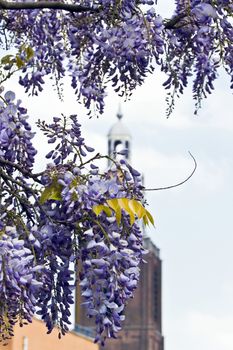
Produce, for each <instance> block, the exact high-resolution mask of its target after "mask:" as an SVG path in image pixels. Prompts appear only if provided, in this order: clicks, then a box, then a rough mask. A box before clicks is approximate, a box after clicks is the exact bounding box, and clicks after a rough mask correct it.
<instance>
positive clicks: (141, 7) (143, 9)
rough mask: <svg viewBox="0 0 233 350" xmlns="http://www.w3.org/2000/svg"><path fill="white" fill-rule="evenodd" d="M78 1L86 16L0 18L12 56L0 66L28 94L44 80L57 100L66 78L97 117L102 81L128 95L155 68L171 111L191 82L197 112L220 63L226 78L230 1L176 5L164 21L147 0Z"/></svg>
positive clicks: (180, 0) (0, 35) (9, 14)
mask: <svg viewBox="0 0 233 350" xmlns="http://www.w3.org/2000/svg"><path fill="white" fill-rule="evenodd" d="M73 3H76V5H79V3H78V2H73ZM82 4H83V6H85V7H86V11H81V12H72V13H70V12H69V11H66V12H64V11H61V10H47V9H34V10H31V11H28V10H21V11H17V10H16V11H12V10H11V11H2V13H1V14H0V39H1V41H2V42H4V40H6V39H5V38H6V33H7V34H9V36H10V37H11V42H10V43H9V40H7V42H6V47H9V46H10V44H11V46H12V47H14V48H15V49H16V50H17V51H18V52H17V54H16V55H12V54H11V53H10V54H7V55H6V56H4V57H3V58H2V60H1V63H2V65H3V67H4V71H7V73H9V75H11V74H13V73H14V72H15V71H18V70H20V71H21V73H20V78H19V83H20V84H21V85H22V86H23V87H24V88H25V91H26V92H29V93H30V94H33V95H38V94H39V93H40V92H41V91H42V90H43V89H44V85H45V77H46V76H50V77H51V78H53V79H55V86H56V89H57V91H58V94H59V96H60V97H61V98H62V84H61V82H62V79H63V77H65V75H66V73H68V75H69V76H70V78H71V86H72V87H73V89H74V91H75V94H76V95H77V98H78V99H79V100H81V101H82V102H83V103H84V105H85V106H86V108H87V109H88V112H89V113H92V112H93V110H94V109H95V110H96V111H97V113H103V111H104V101H105V97H106V94H107V93H106V90H107V83H110V84H111V85H112V87H113V89H114V90H115V91H116V92H117V93H118V94H119V95H121V96H124V97H125V98H128V97H130V96H131V94H132V92H133V91H134V90H135V88H136V87H137V86H139V85H141V84H142V83H143V82H144V81H145V78H146V77H147V75H148V74H150V73H152V72H153V71H154V69H155V67H156V65H158V66H159V68H160V69H161V70H162V71H164V72H165V73H166V74H167V75H168V81H167V82H165V87H166V89H169V90H171V91H169V94H170V95H169V96H170V102H171V106H170V108H169V109H168V114H169V113H171V111H172V108H173V102H174V96H175V95H176V94H177V95H179V94H181V93H183V90H184V88H185V87H186V86H187V84H188V80H190V77H192V78H193V79H192V80H193V82H194V83H193V96H194V99H195V100H196V102H197V104H196V109H198V107H199V106H200V104H201V100H202V98H203V97H205V96H207V94H209V93H210V92H211V91H212V90H213V83H214V81H215V79H216V76H217V74H216V71H217V70H218V69H219V67H220V66H221V65H222V66H223V67H224V69H225V70H226V72H227V73H228V74H229V75H230V77H231V78H232V59H231V57H232V54H231V48H232V42H233V35H232V30H233V29H232V2H231V0H217V1H215V2H210V1H209V0H192V1H186V0H177V1H176V11H175V13H174V16H173V17H172V18H171V19H170V20H165V19H163V18H162V17H161V16H160V15H159V14H158V13H157V11H156V3H155V2H154V1H153V0H147V1H144V0H143V1H134V0H130V1H128V0H127V1H118V2H116V1H110V0H107V1H105V0H99V1H95V3H94V4H93V1H89V0H87V1H85V3H84V2H82ZM145 5H146V6H145ZM16 19H17V20H16ZM19 34H20V35H19ZM22 40H24V43H23V44H22ZM203 54H204V55H205V56H206V58H207V60H208V61H209V64H208V65H209V67H211V68H210V69H204V71H201V69H202V66H201V65H200V64H198V61H200V56H202V55H203ZM35 67H36V68H35ZM210 86H211V87H210ZM173 90H174V91H173ZM93 107H94V108H93Z"/></svg>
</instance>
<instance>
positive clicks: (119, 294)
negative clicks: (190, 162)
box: [0, 92, 153, 344]
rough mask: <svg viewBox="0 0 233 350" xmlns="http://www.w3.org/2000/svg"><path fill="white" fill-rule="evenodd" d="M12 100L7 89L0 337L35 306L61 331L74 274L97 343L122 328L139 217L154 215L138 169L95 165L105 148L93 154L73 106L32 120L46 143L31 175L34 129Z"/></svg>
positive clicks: (138, 243)
mask: <svg viewBox="0 0 233 350" xmlns="http://www.w3.org/2000/svg"><path fill="white" fill-rule="evenodd" d="M14 100H15V96H14V94H13V93H12V92H7V93H6V94H5V104H3V105H2V106H1V108H2V116H3V117H2V121H1V124H0V126H1V130H2V133H1V135H2V137H1V139H0V141H1V143H0V151H1V152H2V153H1V157H0V164H1V171H0V180H1V184H2V187H1V192H0V199H1V201H0V202H1V206H0V293H1V300H4V302H3V303H0V307H1V308H2V312H1V315H2V317H1V319H0V327H1V330H2V332H1V333H2V334H3V335H2V339H3V340H7V339H8V338H9V337H10V336H12V335H13V325H14V324H15V323H16V322H18V321H19V322H20V324H22V325H23V324H24V323H25V322H24V320H26V321H27V322H31V318H32V316H33V315H34V313H35V307H37V314H39V315H40V316H41V318H42V320H44V322H45V324H46V326H47V328H48V333H50V332H51V331H52V330H53V328H54V327H57V328H58V330H59V337H60V336H61V335H63V334H65V333H66V332H67V331H68V330H69V326H70V305H71V304H72V303H73V302H74V301H73V289H74V288H75V286H76V285H77V283H79V284H80V288H81V291H82V297H83V298H84V307H86V312H87V316H88V317H93V318H95V323H96V337H95V341H96V342H99V343H101V344H103V343H104V342H105V340H106V338H108V337H115V336H116V334H117V332H118V331H119V330H120V329H121V325H122V321H123V320H124V308H125V305H126V303H127V301H128V299H129V298H132V297H133V292H134V290H135V288H136V286H137V282H138V279H139V272H140V269H139V265H140V263H141V262H142V260H143V254H144V253H145V251H144V248H143V237H142V232H141V229H140V227H139V225H138V220H140V219H142V220H143V221H144V224H145V225H146V224H148V223H149V222H151V223H152V224H153V218H152V217H151V215H150V213H149V212H148V211H147V209H146V208H145V204H144V200H143V186H142V184H141V175H140V173H139V172H138V171H136V170H135V169H133V168H132V167H131V165H129V164H128V163H127V162H126V161H124V160H121V161H120V162H119V163H118V162H116V161H115V160H112V166H111V167H110V168H108V169H107V170H106V171H101V170H100V169H99V166H98V163H97V162H98V161H99V159H102V158H106V159H107V158H109V157H105V156H101V155H100V154H96V155H94V156H93V152H94V149H93V148H92V147H90V146H88V145H86V143H85V140H84V138H83V137H82V135H81V125H80V124H79V123H78V119H77V116H76V115H71V116H70V117H69V118H67V117H66V116H64V115H62V116H61V117H59V118H58V117H56V118H54V119H53V122H52V123H50V124H49V123H45V122H41V121H39V122H38V124H37V125H38V127H39V128H40V129H41V130H42V131H43V133H44V134H45V135H46V137H47V139H48V146H49V147H50V148H51V150H50V151H49V152H48V154H47V155H46V158H47V159H49V161H50V163H49V164H48V165H47V168H46V169H45V171H42V172H41V173H39V174H34V173H33V172H32V169H31V167H32V163H30V162H28V161H27V157H26V155H27V154H31V152H32V151H31V150H33V148H32V144H31V137H32V136H33V133H32V132H31V130H30V128H29V126H28V124H26V123H25V119H24V118H23V117H21V115H23V116H24V114H25V113H26V112H25V110H24V109H23V108H22V107H19V103H18V104H17V105H15V104H14V103H13V101H14ZM11 110H12V111H11ZM9 111H11V112H9ZM20 113H21V114H20ZM20 122H21V123H22V124H21V123H20ZM16 125H17V126H18V127H17V126H16ZM25 129H26V131H25ZM19 130H20V133H19V135H20V137H18V136H17V135H18V131H19ZM8 135H9V136H11V137H8ZM17 137H18V138H17ZM15 138H17V140H18V143H19V145H21V144H23V145H24V146H23V147H22V146H20V147H18V146H17V145H18V144H17V143H16V142H13V140H14V139H15ZM21 139H22V141H21ZM23 140H24V142H23ZM11 145H12V146H11ZM10 149H11V153H10V155H11V156H8V154H9V153H7V152H8V151H9V150H10ZM4 152H5V153H4ZM32 153H33V156H34V152H32ZM89 154H90V156H89ZM18 159H20V160H21V162H17V163H16V161H17V160H18ZM33 160H34V158H33ZM23 176H24V177H23ZM71 266H75V268H76V267H77V266H79V275H77V274H75V268H74V267H73V268H71ZM75 275H77V280H76V281H75V278H74V276H75ZM42 285H43V288H41V286H42ZM12 300H13V301H12ZM19 305H20V307H19Z"/></svg>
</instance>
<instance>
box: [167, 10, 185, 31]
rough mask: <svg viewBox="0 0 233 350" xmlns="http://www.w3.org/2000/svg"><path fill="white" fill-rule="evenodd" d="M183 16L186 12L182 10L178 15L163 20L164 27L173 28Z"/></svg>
mask: <svg viewBox="0 0 233 350" xmlns="http://www.w3.org/2000/svg"><path fill="white" fill-rule="evenodd" d="M185 17H187V13H185V12H182V13H180V14H179V15H177V16H174V17H173V18H171V19H169V20H166V21H164V27H165V29H175V28H176V25H177V24H178V23H179V22H180V21H181V20H182V19H183V18H185Z"/></svg>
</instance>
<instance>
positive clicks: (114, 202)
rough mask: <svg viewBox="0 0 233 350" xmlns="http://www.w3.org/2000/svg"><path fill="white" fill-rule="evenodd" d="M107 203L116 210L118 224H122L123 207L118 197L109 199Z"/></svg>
mask: <svg viewBox="0 0 233 350" xmlns="http://www.w3.org/2000/svg"><path fill="white" fill-rule="evenodd" d="M107 204H108V205H109V207H110V208H112V209H113V210H114V211H115V213H116V221H117V224H118V225H120V222H121V207H120V206H119V203H118V199H117V198H113V199H108V200H107Z"/></svg>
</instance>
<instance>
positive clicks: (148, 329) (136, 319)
mask: <svg viewBox="0 0 233 350" xmlns="http://www.w3.org/2000/svg"><path fill="white" fill-rule="evenodd" d="M122 117H123V115H122V113H121V112H120V111H119V112H118V114H117V119H118V120H117V122H116V123H115V124H114V125H113V126H112V128H111V129H110V131H109V133H108V155H109V157H111V158H113V159H119V158H118V157H122V158H125V159H127V161H128V162H130V160H131V135H130V132H129V130H128V129H127V127H126V126H125V125H124V123H123V122H122ZM121 150H124V152H123V154H122V155H120V156H119V155H118V154H117V152H119V151H121ZM144 246H145V248H146V249H147V250H148V254H146V255H145V257H144V259H145V260H146V262H147V263H143V264H142V265H141V276H140V280H139V283H138V287H137V290H136V292H135V294H134V298H133V299H131V300H130V301H129V302H128V305H127V307H126V311H125V316H126V317H125V321H124V322H123V327H122V330H121V331H120V332H119V333H118V338H117V339H107V340H106V344H105V346H104V347H100V350H164V346H163V336H162V293H161V291H162V287H161V281H162V262H161V259H160V252H159V249H158V248H157V247H156V246H155V244H154V243H153V242H152V241H151V239H150V238H149V237H148V236H147V235H146V234H145V233H144ZM78 300H79V302H78V305H77V306H76V330H77V331H78V332H82V333H83V334H86V335H89V336H91V335H92V332H93V328H94V324H93V321H92V320H90V319H87V318H86V317H85V314H84V313H85V311H84V309H83V308H80V292H79V295H78Z"/></svg>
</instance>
